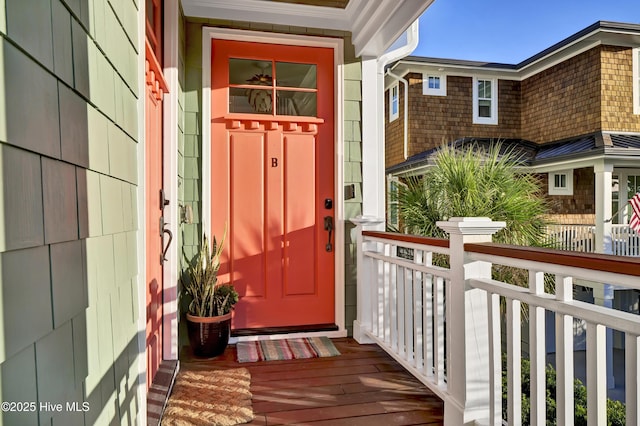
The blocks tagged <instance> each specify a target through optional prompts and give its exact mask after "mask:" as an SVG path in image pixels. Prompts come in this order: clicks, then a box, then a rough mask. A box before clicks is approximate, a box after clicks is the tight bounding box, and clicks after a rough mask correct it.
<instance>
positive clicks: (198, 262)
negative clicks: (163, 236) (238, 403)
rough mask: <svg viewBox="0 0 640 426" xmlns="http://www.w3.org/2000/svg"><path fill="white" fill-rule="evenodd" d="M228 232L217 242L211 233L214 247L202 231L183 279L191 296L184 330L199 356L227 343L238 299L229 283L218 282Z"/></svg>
mask: <svg viewBox="0 0 640 426" xmlns="http://www.w3.org/2000/svg"><path fill="white" fill-rule="evenodd" d="M226 234H227V230H226V228H225V231H224V235H223V236H222V241H220V244H218V243H217V241H216V238H215V236H214V237H213V247H211V250H209V241H208V239H207V236H206V235H205V236H204V237H203V239H202V246H201V248H200V251H199V252H198V254H197V255H196V256H195V257H194V258H193V259H192V260H191V262H189V266H188V268H187V276H186V279H185V280H184V281H185V282H184V289H185V292H186V294H188V295H189V296H191V302H190V303H189V309H188V312H187V331H188V335H189V343H190V344H191V348H192V350H193V353H194V354H195V355H197V356H202V357H208V358H209V357H215V356H218V355H220V354H222V353H223V352H224V350H225V348H226V347H227V344H228V343H229V336H230V333H231V310H232V309H233V306H234V305H235V304H236V303H237V302H238V293H237V292H236V290H235V288H234V287H233V285H232V284H220V283H218V270H219V269H220V256H221V254H222V247H223V245H224V240H225V237H226Z"/></svg>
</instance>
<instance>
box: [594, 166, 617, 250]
mask: <svg viewBox="0 0 640 426" xmlns="http://www.w3.org/2000/svg"><path fill="white" fill-rule="evenodd" d="M593 172H594V173H595V180H596V182H595V183H596V253H606V254H610V253H611V220H610V219H611V215H612V214H613V212H612V211H611V210H612V209H611V204H612V201H613V199H612V196H611V185H612V183H613V166H612V165H611V164H607V163H604V162H601V163H598V164H595V165H594V167H593Z"/></svg>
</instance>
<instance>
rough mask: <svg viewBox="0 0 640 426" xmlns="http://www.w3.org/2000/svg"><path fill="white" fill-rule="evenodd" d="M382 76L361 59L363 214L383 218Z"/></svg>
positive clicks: (374, 62)
mask: <svg viewBox="0 0 640 426" xmlns="http://www.w3.org/2000/svg"><path fill="white" fill-rule="evenodd" d="M383 117H384V76H383V75H382V73H379V72H378V60H377V59H376V58H363V59H362V214H363V216H369V217H376V218H383V217H385V188H386V187H385V173H384V167H385V164H384V118H383Z"/></svg>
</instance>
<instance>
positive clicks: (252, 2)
mask: <svg viewBox="0 0 640 426" xmlns="http://www.w3.org/2000/svg"><path fill="white" fill-rule="evenodd" d="M358 1H362V0H358ZM182 8H183V10H184V14H185V16H189V17H197V18H214V19H223V20H232V21H247V22H260V23H263V24H273V25H291V24H292V23H293V22H295V24H296V26H299V27H314V28H326V29H331V30H341V31H350V26H351V25H350V22H349V21H348V19H347V15H346V14H345V13H344V12H345V11H344V10H343V9H338V8H333V7H320V6H308V5H302V4H289V3H280V2H269V1H261V0H217V1H215V2H212V1H211V0H183V1H182Z"/></svg>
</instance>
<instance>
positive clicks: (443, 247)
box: [362, 231, 449, 254]
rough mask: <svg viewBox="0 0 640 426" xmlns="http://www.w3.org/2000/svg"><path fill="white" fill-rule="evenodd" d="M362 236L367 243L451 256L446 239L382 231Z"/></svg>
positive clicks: (368, 232)
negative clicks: (384, 244)
mask: <svg viewBox="0 0 640 426" xmlns="http://www.w3.org/2000/svg"><path fill="white" fill-rule="evenodd" d="M362 236H363V237H364V239H365V240H366V241H371V242H378V243H387V244H388V243H391V244H395V245H399V246H402V247H406V248H412V249H416V250H426V249H427V248H428V251H431V252H433V253H440V254H449V240H447V239H445V238H430V237H421V236H419V235H408V234H400V233H398V232H381V231H363V232H362Z"/></svg>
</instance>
